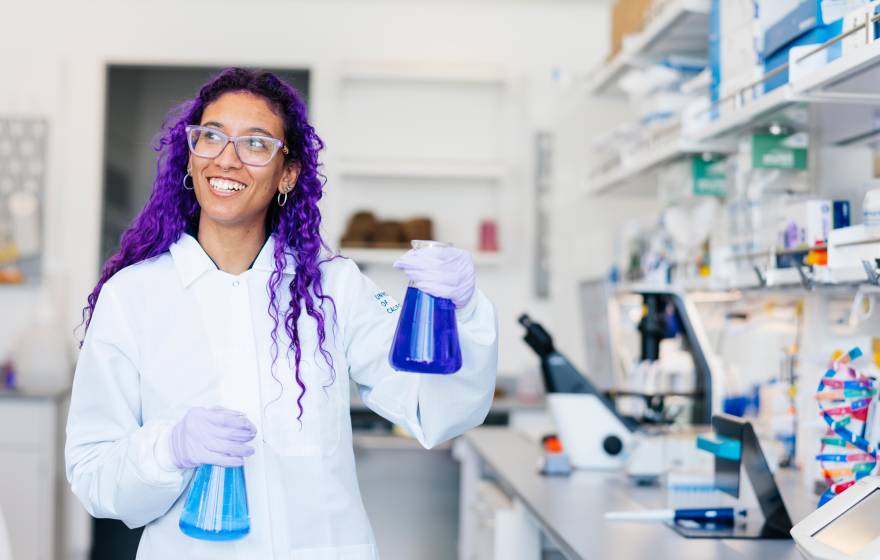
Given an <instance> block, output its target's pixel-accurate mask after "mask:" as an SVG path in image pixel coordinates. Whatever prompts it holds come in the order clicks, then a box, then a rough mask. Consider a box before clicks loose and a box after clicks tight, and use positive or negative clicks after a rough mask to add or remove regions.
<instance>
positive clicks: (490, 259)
mask: <svg viewBox="0 0 880 560" xmlns="http://www.w3.org/2000/svg"><path fill="white" fill-rule="evenodd" d="M407 250H408V249H405V248H401V249H356V248H342V249H340V250H339V253H340V254H341V255H342V256H344V257H348V258H350V259H351V260H353V261H354V262H356V263H357V264H359V265H362V266H371V265H383V266H391V265H392V264H394V261H396V260H397V259H399V258H400V257H402V256H403V254H404V253H406V252H407ZM471 256H472V257H473V259H474V264H475V265H476V266H499V265H501V264H502V263H503V262H504V254H503V253H501V252H486V251H474V252H472V253H471Z"/></svg>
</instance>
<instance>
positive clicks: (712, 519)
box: [605, 507, 746, 525]
mask: <svg viewBox="0 0 880 560" xmlns="http://www.w3.org/2000/svg"><path fill="white" fill-rule="evenodd" d="M745 514H746V511H745V510H740V511H735V510H734V509H733V508H730V507H723V508H698V509H654V510H644V511H609V512H607V513H606V514H605V519H608V520H609V521H696V522H697V523H719V524H726V525H732V524H733V522H734V519H735V518H736V516H737V515H743V516H744V515H745Z"/></svg>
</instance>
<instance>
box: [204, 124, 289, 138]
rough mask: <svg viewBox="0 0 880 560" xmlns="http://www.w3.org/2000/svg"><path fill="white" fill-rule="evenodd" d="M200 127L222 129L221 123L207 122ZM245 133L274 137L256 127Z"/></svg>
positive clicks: (263, 129)
mask: <svg viewBox="0 0 880 560" xmlns="http://www.w3.org/2000/svg"><path fill="white" fill-rule="evenodd" d="M202 126H213V127H214V128H219V129H221V130H222V129H223V125H222V124H221V123H218V122H217V121H208V122H206V123H203V124H202ZM245 132H258V133H261V134H265V135H266V136H272V137H274V135H273V134H272V133H271V132H269V131H268V130H266V129H265V128H260V127H258V126H254V127H251V128H249V129H247V130H246V131H245Z"/></svg>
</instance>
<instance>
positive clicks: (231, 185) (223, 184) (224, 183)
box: [210, 177, 245, 191]
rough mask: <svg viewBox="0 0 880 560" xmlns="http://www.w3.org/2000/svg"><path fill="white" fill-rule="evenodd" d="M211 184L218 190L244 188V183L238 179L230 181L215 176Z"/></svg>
mask: <svg viewBox="0 0 880 560" xmlns="http://www.w3.org/2000/svg"><path fill="white" fill-rule="evenodd" d="M210 183H211V186H212V187H214V188H215V189H217V190H218V191H240V190H242V189H244V187H245V186H244V185H243V184H242V183H239V182H238V181H230V180H229V179H220V178H217V177H215V178H213V179H211V181H210Z"/></svg>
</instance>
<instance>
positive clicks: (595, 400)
mask: <svg viewBox="0 0 880 560" xmlns="http://www.w3.org/2000/svg"><path fill="white" fill-rule="evenodd" d="M519 323H520V324H521V325H522V326H523V327H525V329H526V336H525V337H524V338H523V340H525V341H526V343H527V344H528V345H529V346H530V347H531V348H532V349H533V350H534V351H535V352H536V353H537V354H538V356H539V357H540V358H541V371H542V373H543V375H544V383H545V385H546V388H547V404H548V405H549V407H550V410H551V412H552V414H553V418H554V419H555V420H556V427H557V429H558V430H559V436H560V438H561V439H562V443H563V445H564V446H565V449H566V451H567V452H568V453H569V455H570V457H571V463H572V465H574V466H575V467H578V468H618V467H620V466H621V465H622V461H623V459H624V457H625V454H624V451H625V450H626V448H627V447H628V444H629V442H630V440H631V434H632V432H633V431H634V430H635V428H636V426H637V424H636V422H635V421H634V420H633V419H631V418H626V417H623V416H621V415H620V414H618V413H617V411H616V410H615V408H614V404H613V403H612V402H611V399H609V398H608V397H607V396H605V395H604V394H602V393H601V392H600V391H599V390H598V389H596V387H595V386H594V385H593V384H592V383H590V381H589V380H588V379H587V378H586V377H585V376H584V375H583V374H581V372H579V371H578V370H577V369H576V368H575V367H574V364H572V363H571V361H569V359H568V358H566V357H565V356H564V355H562V353H560V352H559V351H558V350H556V347H555V346H554V345H553V337H551V336H550V333H548V332H547V331H546V330H545V329H544V327H542V326H541V325H540V324H539V323H537V322H535V321H533V320H532V319H531V318H530V317H529V316H528V315H526V314H523V315H521V316H520V317H519Z"/></svg>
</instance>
